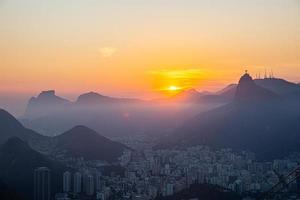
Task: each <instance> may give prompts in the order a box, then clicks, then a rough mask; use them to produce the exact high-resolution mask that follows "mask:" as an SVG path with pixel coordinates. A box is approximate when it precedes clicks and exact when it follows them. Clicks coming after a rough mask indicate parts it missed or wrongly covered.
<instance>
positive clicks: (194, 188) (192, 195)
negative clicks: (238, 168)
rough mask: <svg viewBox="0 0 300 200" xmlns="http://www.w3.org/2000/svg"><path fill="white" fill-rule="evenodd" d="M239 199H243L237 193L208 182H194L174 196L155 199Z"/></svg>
mask: <svg viewBox="0 0 300 200" xmlns="http://www.w3.org/2000/svg"><path fill="white" fill-rule="evenodd" d="M184 199H198V200H238V199H241V198H240V197H239V196H238V195H237V194H236V193H234V192H232V191H228V190H225V189H223V188H221V187H219V186H214V185H207V184H193V185H191V186H190V188H188V189H184V190H182V191H180V192H178V193H176V194H174V195H172V196H167V197H157V198H156V199H155V200H184Z"/></svg>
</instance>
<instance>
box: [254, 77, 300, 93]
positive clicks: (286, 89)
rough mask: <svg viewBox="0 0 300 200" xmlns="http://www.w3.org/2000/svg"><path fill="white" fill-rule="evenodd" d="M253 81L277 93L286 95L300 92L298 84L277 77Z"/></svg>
mask: <svg viewBox="0 0 300 200" xmlns="http://www.w3.org/2000/svg"><path fill="white" fill-rule="evenodd" d="M254 81H255V83H256V84H257V85H259V86H261V87H263V88H265V89H268V90H270V91H272V92H274V93H276V94H278V95H282V96H284V95H288V94H292V93H295V92H300V86H299V85H298V84H296V83H292V82H289V81H286V80H284V79H279V78H264V79H255V80H254Z"/></svg>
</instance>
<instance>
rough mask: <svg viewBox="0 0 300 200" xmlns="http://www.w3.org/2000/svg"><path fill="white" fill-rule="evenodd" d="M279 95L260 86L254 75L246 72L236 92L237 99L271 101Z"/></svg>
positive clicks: (235, 98)
mask: <svg viewBox="0 0 300 200" xmlns="http://www.w3.org/2000/svg"><path fill="white" fill-rule="evenodd" d="M276 98H278V96H277V95H276V94H275V93H273V92H271V91H269V90H267V89H265V88H262V87H260V86H258V85H257V84H256V83H255V82H254V80H253V79H252V77H251V76H250V75H249V74H248V73H247V72H246V73H245V74H244V75H243V76H242V77H241V78H240V80H239V83H238V85H237V88H236V92H235V97H234V100H235V101H248V102H251V101H260V102H261V101H270V100H275V99H276Z"/></svg>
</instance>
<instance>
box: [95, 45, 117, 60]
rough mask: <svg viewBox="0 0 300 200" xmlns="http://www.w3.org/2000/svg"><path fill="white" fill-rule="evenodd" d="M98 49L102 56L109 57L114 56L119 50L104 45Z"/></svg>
mask: <svg viewBox="0 0 300 200" xmlns="http://www.w3.org/2000/svg"><path fill="white" fill-rule="evenodd" d="M98 51H99V53H100V54H101V56H102V57H104V58H108V57H111V56H113V55H114V54H115V53H116V52H117V49H116V48H113V47H102V48H99V50H98Z"/></svg>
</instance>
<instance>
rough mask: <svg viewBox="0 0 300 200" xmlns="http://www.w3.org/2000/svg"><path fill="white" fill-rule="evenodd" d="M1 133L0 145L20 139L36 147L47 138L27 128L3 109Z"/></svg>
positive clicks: (0, 112) (0, 117) (0, 123)
mask: <svg viewBox="0 0 300 200" xmlns="http://www.w3.org/2000/svg"><path fill="white" fill-rule="evenodd" d="M0 132H1V134H0V144H3V143H4V142H6V141H7V140H8V139H9V138H11V137H19V138H21V139H22V140H24V141H26V142H28V143H30V145H33V146H34V145H35V144H36V143H38V142H40V141H42V140H44V139H45V138H46V137H44V136H42V135H40V134H38V133H36V132H35V131H33V130H30V129H27V128H25V127H24V126H23V125H22V124H21V123H20V122H19V121H18V120H17V119H16V118H15V117H13V116H12V115H11V114H9V113H8V112H7V111H5V110H3V109H0Z"/></svg>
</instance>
